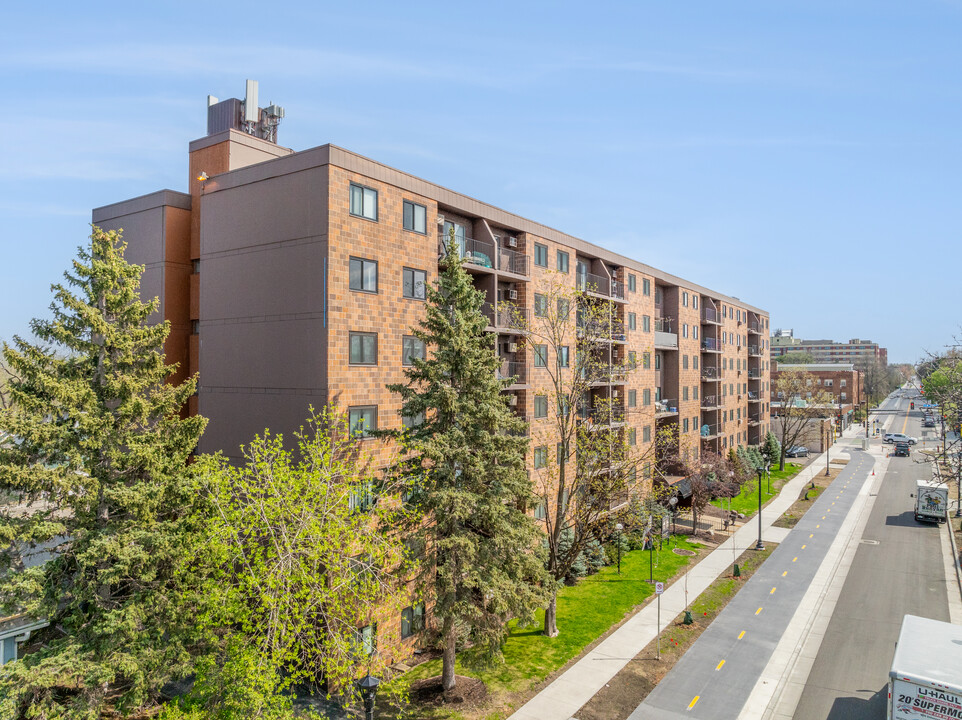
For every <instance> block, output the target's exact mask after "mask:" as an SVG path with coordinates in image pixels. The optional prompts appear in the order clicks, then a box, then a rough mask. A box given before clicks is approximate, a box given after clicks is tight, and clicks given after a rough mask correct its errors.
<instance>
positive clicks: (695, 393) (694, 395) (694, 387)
mask: <svg viewBox="0 0 962 720" xmlns="http://www.w3.org/2000/svg"><path fill="white" fill-rule="evenodd" d="M691 399H692V400H697V399H698V386H697V385H692V386H691Z"/></svg>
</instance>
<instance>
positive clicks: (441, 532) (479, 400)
mask: <svg viewBox="0 0 962 720" xmlns="http://www.w3.org/2000/svg"><path fill="white" fill-rule="evenodd" d="M483 303H484V295H483V294H482V293H481V292H479V291H478V290H476V289H475V288H474V287H473V286H472V284H471V279H470V277H469V276H468V274H467V273H466V272H465V271H464V268H463V267H462V266H461V263H460V261H459V254H458V247H457V244H456V243H455V241H454V238H453V236H452V238H451V239H450V241H449V243H448V247H447V254H446V256H445V258H444V259H442V262H441V272H440V275H439V278H438V285H437V287H436V288H434V289H431V290H430V291H429V293H428V298H427V306H426V317H425V319H424V321H423V322H422V323H421V325H420V326H419V327H418V328H416V329H414V330H413V331H412V332H413V334H414V335H415V337H417V338H418V339H420V340H421V341H422V342H423V343H424V344H425V346H426V348H427V359H424V360H415V361H414V366H413V367H412V368H411V369H410V370H407V371H405V374H406V376H407V382H406V383H405V384H398V385H391V386H389V388H390V389H391V390H392V391H393V392H395V393H397V394H398V395H400V397H401V399H402V406H403V407H402V413H403V415H404V416H405V417H407V418H417V419H418V420H419V423H417V424H413V427H411V428H410V429H409V430H406V431H405V432H403V433H393V434H394V435H395V436H398V437H400V438H401V439H402V440H403V441H404V442H405V444H406V447H407V448H408V449H409V450H410V452H411V458H410V459H408V460H407V461H406V462H403V463H400V464H399V465H398V471H399V472H400V473H401V474H402V476H403V478H404V480H405V481H406V482H407V483H408V485H409V492H411V493H412V498H411V500H412V503H413V506H414V508H415V509H416V510H418V511H419V513H420V518H421V521H420V524H419V526H418V527H417V529H416V534H417V536H418V537H419V538H420V539H421V540H422V541H423V546H424V554H423V557H422V558H421V574H420V579H421V580H422V582H423V584H424V586H425V588H426V592H427V595H428V598H429V600H432V601H433V603H434V605H433V607H432V608H431V613H430V614H431V616H432V617H433V618H434V620H435V622H436V623H437V624H438V625H439V626H440V627H439V630H440V635H441V645H442V650H443V656H442V687H443V688H444V690H445V691H447V690H451V689H452V688H454V686H455V674H454V663H455V659H456V656H457V652H458V645H459V640H461V639H465V640H467V641H468V642H470V643H472V644H473V646H474V650H473V652H472V653H471V654H470V656H469V657H468V658H466V659H467V660H468V661H469V662H473V663H477V664H484V663H490V662H493V661H496V660H497V659H499V658H500V656H501V645H502V642H503V641H504V638H505V636H506V633H507V621H508V619H509V618H512V617H515V618H518V619H519V622H521V623H522V624H524V623H527V622H530V621H531V620H532V619H533V616H534V612H535V610H536V609H537V608H538V607H540V606H542V605H543V604H544V602H545V596H546V593H545V590H544V584H545V583H544V580H545V575H544V570H543V565H544V560H543V557H542V553H541V551H540V544H541V542H540V541H541V536H540V533H539V532H538V529H537V527H536V526H535V524H534V522H533V521H532V520H531V518H529V517H528V516H527V514H526V513H525V508H527V507H528V506H530V505H531V503H532V502H533V499H534V498H533V496H532V488H531V481H530V480H529V478H528V475H527V472H526V470H525V460H524V457H525V451H526V450H527V447H528V440H527V438H526V437H524V430H525V423H524V421H523V420H521V418H519V417H517V416H516V415H515V414H514V413H513V412H512V411H511V410H510V409H509V407H508V404H507V398H506V397H505V396H504V395H503V394H502V392H501V391H502V390H503V389H504V387H505V386H506V384H507V382H509V381H504V380H498V379H497V370H498V367H499V366H500V361H499V360H498V358H497V356H496V354H495V351H494V337H493V336H491V335H489V334H487V333H486V332H485V327H486V326H487V320H486V319H485V317H484V315H483V314H482V312H481V307H482V304H483ZM389 434H391V433H389Z"/></svg>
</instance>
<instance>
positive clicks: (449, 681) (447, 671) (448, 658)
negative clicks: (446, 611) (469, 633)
mask: <svg viewBox="0 0 962 720" xmlns="http://www.w3.org/2000/svg"><path fill="white" fill-rule="evenodd" d="M443 640H444V653H443V655H442V656H441V689H442V690H444V692H448V691H450V690H454V684H455V677H454V661H455V658H456V657H457V633H456V632H455V628H454V618H453V617H446V618H445V619H444V638H443Z"/></svg>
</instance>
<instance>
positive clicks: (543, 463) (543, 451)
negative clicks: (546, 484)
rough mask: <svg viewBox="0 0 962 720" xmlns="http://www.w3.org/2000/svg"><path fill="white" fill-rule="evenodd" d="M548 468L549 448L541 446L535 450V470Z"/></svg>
mask: <svg viewBox="0 0 962 720" xmlns="http://www.w3.org/2000/svg"><path fill="white" fill-rule="evenodd" d="M547 466H548V446H547V445H539V446H538V447H536V448H535V449H534V468H535V470H540V469H541V468H543V467H547Z"/></svg>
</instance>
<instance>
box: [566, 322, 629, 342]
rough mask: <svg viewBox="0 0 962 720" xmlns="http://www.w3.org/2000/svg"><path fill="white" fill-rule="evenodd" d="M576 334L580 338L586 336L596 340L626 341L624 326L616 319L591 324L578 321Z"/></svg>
mask: <svg viewBox="0 0 962 720" xmlns="http://www.w3.org/2000/svg"><path fill="white" fill-rule="evenodd" d="M578 334H579V335H582V336H585V335H587V336H590V337H592V338H595V339H598V340H619V341H624V340H625V339H626V335H625V324H624V323H623V322H622V321H621V320H618V319H612V320H611V321H610V322H606V321H604V320H598V321H592V322H584V321H580V322H579V323H578Z"/></svg>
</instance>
